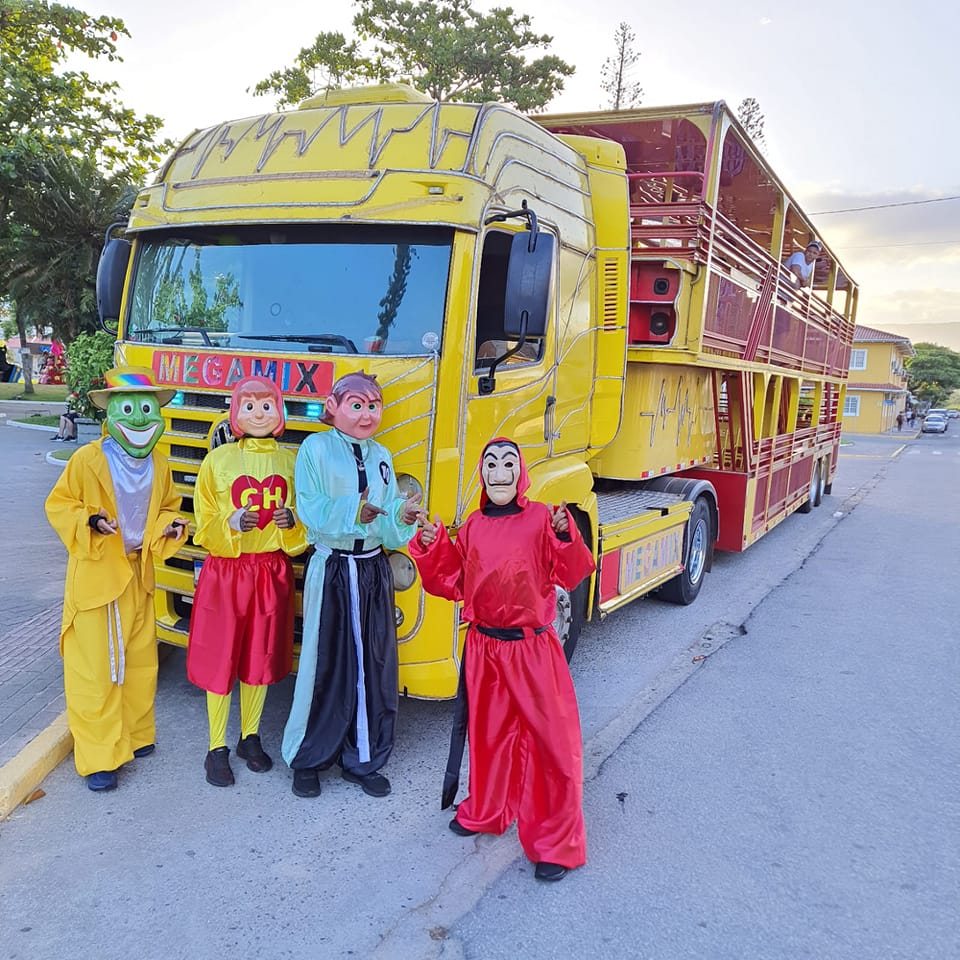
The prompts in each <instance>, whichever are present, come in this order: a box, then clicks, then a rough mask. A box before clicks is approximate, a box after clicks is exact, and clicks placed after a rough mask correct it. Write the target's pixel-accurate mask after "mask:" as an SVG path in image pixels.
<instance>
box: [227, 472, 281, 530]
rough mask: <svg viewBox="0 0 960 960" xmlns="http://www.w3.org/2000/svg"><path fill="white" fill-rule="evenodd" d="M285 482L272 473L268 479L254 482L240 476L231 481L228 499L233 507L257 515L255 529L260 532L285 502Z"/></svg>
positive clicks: (247, 477)
mask: <svg viewBox="0 0 960 960" xmlns="http://www.w3.org/2000/svg"><path fill="white" fill-rule="evenodd" d="M287 492H288V487H287V481H286V478H285V477H281V476H280V475H279V474H276V473H272V474H270V476H269V477H264V478H263V479H262V480H256V479H255V478H254V477H250V476H242V477H237V479H236V480H234V481H233V486H232V487H231V488H230V499H231V500H232V501H233V505H234V507H236V508H237V509H238V510H239V509H241V508H242V509H244V510H252V511H253V512H254V513H256V514H257V529H258V530H262V529H263V528H264V527H265V526H266V525H267V524H268V523H269V522H270V521H271V520H272V519H273V513H274V511H275V510H279V509H280V508H281V507H282V506H284V505H285V504H286V502H287Z"/></svg>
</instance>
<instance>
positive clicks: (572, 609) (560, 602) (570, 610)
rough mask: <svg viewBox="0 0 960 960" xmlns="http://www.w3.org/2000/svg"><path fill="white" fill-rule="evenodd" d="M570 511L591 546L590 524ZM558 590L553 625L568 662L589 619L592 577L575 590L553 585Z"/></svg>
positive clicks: (576, 512)
mask: <svg viewBox="0 0 960 960" xmlns="http://www.w3.org/2000/svg"><path fill="white" fill-rule="evenodd" d="M570 512H571V513H572V514H573V519H574V521H575V522H576V524H577V528H578V529H579V530H580V535H581V536H582V537H583V542H584V543H585V544H586V545H587V546H588V547H589V546H590V526H589V524H588V523H587V520H586V518H585V517H584V516H583V515H582V514H581V513H580V512H579V511H578V510H577V509H576V508H575V507H571V508H570ZM553 589H554V590H556V592H557V613H556V616H555V617H554V620H553V627H554V629H555V630H556V631H557V639H558V640H559V641H560V646H561V647H563V655H564V656H565V657H566V658H567V663H569V662H570V660H571V659H572V658H573V651H574V650H576V649H577V641H578V640H579V639H580V631H581V630H582V629H583V625H584V623H585V622H586V619H587V600H588V591H589V590H590V578H589V577H586V578H585V579H584V580H583V581H582V582H581V583H580V584H578V585H577V586H576V587H575V588H574V589H573V590H567V589H566V588H564V587H561V586H559V585H558V584H554V585H553Z"/></svg>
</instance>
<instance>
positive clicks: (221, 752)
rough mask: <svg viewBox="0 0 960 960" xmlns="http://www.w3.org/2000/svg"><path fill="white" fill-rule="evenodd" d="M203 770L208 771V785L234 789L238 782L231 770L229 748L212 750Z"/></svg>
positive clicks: (208, 754) (204, 762)
mask: <svg viewBox="0 0 960 960" xmlns="http://www.w3.org/2000/svg"><path fill="white" fill-rule="evenodd" d="M203 769H204V770H206V771H207V783H209V784H211V785H212V786H214V787H232V786H233V785H234V783H235V782H236V781H235V780H234V779H233V771H232V770H231V769H230V748H229V747H217V749H216V750H210V751H209V752H208V753H207V758H206V759H205V760H204V761H203Z"/></svg>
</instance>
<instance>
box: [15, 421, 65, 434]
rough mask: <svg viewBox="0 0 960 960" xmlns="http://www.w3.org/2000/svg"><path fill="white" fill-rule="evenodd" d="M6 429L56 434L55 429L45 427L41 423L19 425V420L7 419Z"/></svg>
mask: <svg viewBox="0 0 960 960" xmlns="http://www.w3.org/2000/svg"><path fill="white" fill-rule="evenodd" d="M7 426H8V427H17V429H19V430H42V431H43V432H44V433H56V432H57V428H56V427H45V426H44V425H43V424H42V423H20V421H19V420H11V419H10V418H9V417H7Z"/></svg>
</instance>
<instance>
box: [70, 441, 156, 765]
mask: <svg viewBox="0 0 960 960" xmlns="http://www.w3.org/2000/svg"><path fill="white" fill-rule="evenodd" d="M75 456H76V454H75ZM104 539H108V538H104ZM114 539H119V537H114ZM122 562H123V564H124V565H125V567H126V572H127V577H126V586H125V587H124V588H123V590H122V591H121V593H120V595H119V596H118V597H117V598H116V607H114V604H113V602H111V603H110V604H104V605H103V606H99V607H95V608H94V609H92V610H77V611H76V612H75V614H74V615H73V617H72V618H71V621H70V623H69V624H68V625H67V626H66V628H65V630H64V632H63V635H62V637H61V641H60V642H61V647H62V650H63V687H64V693H65V694H66V701H67V722H68V723H69V725H70V732H71V733H72V734H73V741H74V747H73V758H74V763H75V764H76V767H77V773H79V774H80V775H81V776H87V775H88V774H91V773H97V772H99V771H102V770H116V769H117V767H119V766H121V765H122V764H124V763H129V762H130V761H131V760H132V759H133V751H134V750H136V749H138V748H139V747H144V746H146V745H147V744H148V743H153V742H154V741H155V739H156V728H155V725H154V716H153V700H154V694H155V693H156V689H157V631H156V626H155V622H154V614H153V604H152V603H151V602H150V594H149V593H148V591H147V590H146V588H145V586H144V583H143V579H142V576H141V564H140V558H139V556H138V555H137V554H131V555H130V559H127V558H126V557H124V558H123V561H122ZM67 582H68V583H69V582H70V581H69V580H68V581H67ZM115 613H118V614H119V618H120V633H121V635H122V643H123V652H124V660H125V663H124V671H123V673H124V676H123V684H122V685H120V684H117V683H114V682H113V681H112V680H111V679H110V650H109V646H108V644H109V636H110V632H111V630H110V629H109V628H108V625H107V618H108V616H110V617H113V616H114V615H115ZM116 653H117V655H116V656H115V662H116V661H118V660H119V651H116Z"/></svg>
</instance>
